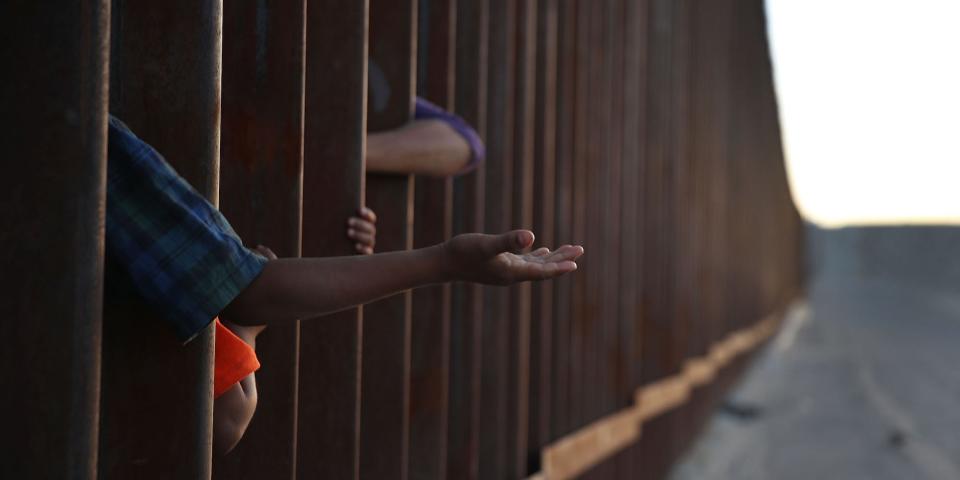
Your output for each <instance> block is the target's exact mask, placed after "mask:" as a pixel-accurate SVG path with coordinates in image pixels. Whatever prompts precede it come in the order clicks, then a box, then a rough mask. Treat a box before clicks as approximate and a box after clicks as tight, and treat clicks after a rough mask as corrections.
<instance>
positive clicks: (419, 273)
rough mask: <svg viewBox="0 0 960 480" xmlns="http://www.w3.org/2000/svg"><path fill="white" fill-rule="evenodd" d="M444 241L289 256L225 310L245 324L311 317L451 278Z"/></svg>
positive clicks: (268, 266)
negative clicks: (413, 246) (396, 249)
mask: <svg viewBox="0 0 960 480" xmlns="http://www.w3.org/2000/svg"><path fill="white" fill-rule="evenodd" d="M443 261H444V260H443V252H442V247H440V246H435V247H429V248H423V249H418V250H411V251H402V252H390V253H381V254H376V255H363V256H349V257H326V258H284V259H279V260H272V261H270V262H268V263H267V264H266V266H265V267H264V269H263V272H262V273H261V274H260V276H259V277H257V279H256V280H254V281H253V283H251V284H250V286H249V287H247V288H246V289H245V290H244V291H243V292H242V293H241V294H240V295H239V296H238V297H237V298H236V299H234V301H233V302H232V303H231V304H230V305H229V306H228V307H227V309H226V310H224V312H223V313H222V315H221V316H222V317H223V318H226V319H227V320H229V321H231V322H234V323H238V324H241V325H271V324H277V323H283V322H288V321H293V320H297V319H301V318H310V317H316V316H320V315H324V314H327V313H332V312H336V311H339V310H343V309H346V308H350V307H354V306H357V305H360V304H363V303H367V302H371V301H374V300H377V299H380V298H383V297H386V296H389V295H392V294H394V293H397V292H400V291H403V290H407V289H410V288H415V287H418V286H422V285H427V284H431V283H438V282H443V281H446V280H448V279H449V278H448V277H449V275H448V274H447V273H446V270H447V269H446V268H445V266H444V265H443Z"/></svg>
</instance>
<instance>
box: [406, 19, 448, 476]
mask: <svg viewBox="0 0 960 480" xmlns="http://www.w3.org/2000/svg"><path fill="white" fill-rule="evenodd" d="M456 7H457V2H456V0H419V18H418V21H417V26H418V29H419V36H418V44H417V47H418V51H419V53H418V56H417V68H418V72H419V74H418V76H417V80H418V81H417V83H418V87H417V90H418V95H420V96H422V97H425V98H426V99H427V100H429V101H431V102H433V103H435V104H437V105H439V106H441V107H443V108H445V109H448V110H452V109H453V107H454V94H455V93H456V92H455V90H454V84H455V77H454V74H455V71H454V67H455V65H454V55H455V54H456V14H457V8H456ZM414 184H415V188H414V191H415V192H414V219H415V222H414V233H413V241H414V247H416V248H420V247H428V246H431V245H436V244H438V243H440V242H443V241H444V240H447V239H448V238H450V233H451V230H452V222H453V218H452V217H453V179H452V178H430V177H426V176H417V177H415V178H414ZM450 288H451V287H450V285H448V284H447V285H434V286H429V287H426V288H421V289H417V290H416V291H414V292H413V317H412V325H411V354H410V460H409V468H408V470H409V477H410V478H416V479H440V478H444V476H445V475H446V461H447V452H446V444H447V442H446V433H447V414H448V411H447V391H448V381H449V363H448V362H449V354H450V351H449V348H450Z"/></svg>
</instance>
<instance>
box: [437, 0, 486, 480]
mask: <svg viewBox="0 0 960 480" xmlns="http://www.w3.org/2000/svg"><path fill="white" fill-rule="evenodd" d="M456 10H457V25H456V32H457V38H456V55H455V64H456V65H455V66H456V82H455V90H454V93H455V97H456V98H455V101H454V104H455V105H454V106H455V110H456V112H457V113H458V114H460V115H461V116H462V117H463V119H464V120H466V121H467V122H469V123H470V124H471V125H473V126H474V127H475V128H476V129H477V132H478V133H479V134H480V136H481V137H484V138H485V137H486V135H485V132H486V107H487V96H486V93H487V47H488V43H487V41H488V37H487V32H488V28H487V27H488V25H487V23H488V20H489V8H488V4H487V0H458V2H457V9H456ZM485 172H486V169H485V167H484V166H481V167H480V168H479V169H478V170H477V171H476V172H475V173H473V174H471V175H466V176H461V177H458V178H456V179H454V181H453V225H452V227H453V233H467V232H478V231H483V230H484V178H485ZM451 304H452V311H451V317H450V364H449V365H450V383H449V396H448V398H449V400H448V401H449V408H448V415H449V417H448V418H449V421H448V428H447V478H451V479H465V480H472V479H476V478H478V476H479V474H480V463H479V449H480V420H481V419H480V375H481V364H480V361H481V348H482V345H481V338H482V321H483V291H482V288H481V287H480V286H479V285H474V284H465V283H459V284H454V285H453V286H452V292H451Z"/></svg>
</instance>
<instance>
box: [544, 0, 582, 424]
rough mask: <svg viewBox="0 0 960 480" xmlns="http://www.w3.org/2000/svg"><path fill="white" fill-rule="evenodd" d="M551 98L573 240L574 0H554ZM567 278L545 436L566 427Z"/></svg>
mask: <svg viewBox="0 0 960 480" xmlns="http://www.w3.org/2000/svg"><path fill="white" fill-rule="evenodd" d="M557 11H558V20H557V37H558V45H557V49H558V53H557V57H558V58H557V71H558V75H557V86H556V88H557V99H556V115H557V119H556V128H557V134H556V164H555V166H554V172H555V175H556V186H555V189H556V192H555V199H554V202H555V206H556V208H555V218H554V224H555V228H556V230H555V239H556V240H557V241H558V242H561V243H570V242H572V241H573V240H572V239H573V232H572V229H571V226H572V223H573V222H572V219H573V216H572V212H573V161H574V158H573V153H574V152H573V128H574V123H575V116H574V111H573V106H574V98H575V97H574V94H575V92H576V88H575V87H576V85H575V81H576V61H577V58H576V55H577V50H576V38H577V33H576V27H577V5H576V2H575V0H557ZM573 278H575V277H572V276H567V277H563V278H559V279H557V280H555V281H554V285H555V295H554V304H553V312H554V317H553V319H552V327H553V328H552V331H553V336H552V337H553V338H552V343H553V345H552V348H551V353H552V355H551V356H552V358H551V361H550V364H551V367H552V368H551V377H552V378H551V385H552V388H551V395H550V397H551V405H550V412H551V416H550V417H551V418H550V423H551V425H552V432H551V437H552V438H556V437H559V436H561V435H564V434H566V433H569V431H570V430H571V426H570V424H571V421H570V419H571V414H570V407H569V405H570V403H571V401H572V397H573V396H574V395H575V393H574V392H573V390H572V389H571V385H572V382H571V380H572V379H571V369H572V368H573V364H574V357H573V355H572V354H571V348H570V346H571V329H572V325H573V319H572V318H571V317H572V315H571V306H572V303H571V296H572V290H573Z"/></svg>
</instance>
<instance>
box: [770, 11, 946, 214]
mask: <svg viewBox="0 0 960 480" xmlns="http://www.w3.org/2000/svg"><path fill="white" fill-rule="evenodd" d="M766 3H767V17H768V20H769V25H768V28H769V31H770V38H771V49H772V54H773V62H774V72H775V73H774V74H775V79H776V84H777V91H778V92H777V93H778V97H779V102H780V117H781V125H782V127H783V135H784V148H785V150H786V155H787V168H788V171H789V174H790V179H791V186H792V189H793V195H794V199H795V200H796V202H797V205H798V206H799V207H800V210H801V211H802V212H803V214H804V215H805V216H806V217H807V218H808V219H809V220H811V221H814V222H816V223H819V224H821V225H823V226H828V227H835V226H841V225H846V224H890V223H954V224H960V0H909V1H905V0H766Z"/></svg>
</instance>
